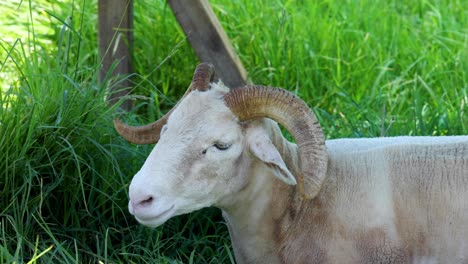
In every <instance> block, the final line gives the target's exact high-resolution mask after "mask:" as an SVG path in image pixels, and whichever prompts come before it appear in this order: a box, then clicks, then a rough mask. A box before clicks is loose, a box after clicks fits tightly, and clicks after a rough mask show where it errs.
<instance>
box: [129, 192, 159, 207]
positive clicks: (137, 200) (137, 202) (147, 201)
mask: <svg viewBox="0 0 468 264" xmlns="http://www.w3.org/2000/svg"><path fill="white" fill-rule="evenodd" d="M131 200H132V201H131V203H132V206H133V208H134V209H137V208H144V207H149V206H150V205H151V204H152V203H153V201H154V198H153V196H151V195H145V196H139V197H133V199H131Z"/></svg>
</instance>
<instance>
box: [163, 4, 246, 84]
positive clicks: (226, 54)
mask: <svg viewBox="0 0 468 264" xmlns="http://www.w3.org/2000/svg"><path fill="white" fill-rule="evenodd" d="M167 2H168V3H169V6H170V7H171V9H172V12H173V13H174V15H175V17H176V18H177V21H178V22H179V24H180V26H181V27H182V29H183V30H184V32H185V35H186V36H187V37H188V40H189V42H190V44H191V45H192V48H193V49H194V50H195V53H196V54H197V56H198V58H199V60H200V61H201V62H209V63H211V64H213V65H214V66H215V69H216V74H217V77H218V78H221V80H222V81H223V82H224V83H225V84H226V85H227V86H228V87H232V88H236V87H239V86H243V85H245V84H246V83H247V72H246V71H245V69H244V66H243V65H242V62H241V61H240V59H239V57H238V56H237V54H236V52H235V51H234V48H233V47H232V45H231V43H230V41H229V38H228V36H227V35H226V32H224V30H223V28H222V26H221V24H220V23H219V20H218V18H217V17H216V15H215V13H214V12H213V9H212V8H211V6H210V4H209V2H208V0H190V1H186V0H168V1H167Z"/></svg>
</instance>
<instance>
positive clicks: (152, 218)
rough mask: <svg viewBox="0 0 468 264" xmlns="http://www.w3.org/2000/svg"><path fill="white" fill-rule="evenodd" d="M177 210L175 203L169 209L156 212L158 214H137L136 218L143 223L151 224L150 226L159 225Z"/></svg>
mask: <svg viewBox="0 0 468 264" xmlns="http://www.w3.org/2000/svg"><path fill="white" fill-rule="evenodd" d="M174 212H175V205H174V204H173V205H172V206H171V207H169V208H168V209H166V210H164V211H162V212H160V213H158V214H156V215H148V216H142V217H139V216H138V215H135V218H136V219H137V220H138V222H140V223H141V224H143V225H146V226H150V227H157V226H159V225H162V224H164V222H166V221H167V220H168V219H169V218H171V217H172V216H173V214H174Z"/></svg>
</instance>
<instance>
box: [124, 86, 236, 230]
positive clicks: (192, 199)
mask: <svg viewBox="0 0 468 264" xmlns="http://www.w3.org/2000/svg"><path fill="white" fill-rule="evenodd" d="M222 95H223V92H222V91H219V90H210V91H207V92H198V91H195V92H192V93H191V94H189V95H188V96H187V97H186V98H185V99H184V100H183V101H182V102H181V103H180V104H179V106H178V107H177V109H175V111H174V112H173V113H172V115H171V117H170V118H169V120H168V122H167V124H166V126H165V128H164V129H163V131H162V133H161V138H160V140H159V142H158V143H157V144H156V146H155V148H154V149H153V151H152V152H151V154H150V155H149V157H148V159H147V160H146V162H145V163H144V165H143V167H142V168H141V170H140V171H139V172H138V173H137V174H136V175H135V177H134V178H133V180H132V182H131V184H130V190H129V194H130V202H129V205H128V207H129V211H130V213H131V214H133V215H134V216H135V217H136V219H137V220H138V221H139V222H140V223H142V224H144V225H147V226H152V227H156V226H159V225H161V224H163V223H164V222H165V221H167V220H168V219H169V218H171V217H172V216H175V215H180V214H185V213H189V212H192V211H194V210H197V209H200V208H203V207H208V206H212V205H214V204H216V203H217V202H218V201H219V200H220V199H222V198H223V197H225V196H226V195H229V194H232V193H234V192H235V191H237V190H238V189H240V188H241V187H242V180H241V179H239V176H238V174H239V173H238V171H239V169H240V167H241V166H239V163H240V162H241V160H242V158H241V157H242V155H243V154H242V153H243V149H244V146H243V144H244V139H243V138H244V137H243V134H242V128H241V126H240V125H239V124H238V122H237V119H236V117H235V116H234V115H233V114H232V112H231V111H230V110H229V109H228V108H227V107H226V106H225V105H224V103H223V100H222Z"/></svg>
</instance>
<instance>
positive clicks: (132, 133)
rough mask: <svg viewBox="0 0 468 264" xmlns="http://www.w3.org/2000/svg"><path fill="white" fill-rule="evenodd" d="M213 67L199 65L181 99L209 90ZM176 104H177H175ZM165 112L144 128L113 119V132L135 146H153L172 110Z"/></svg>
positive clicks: (206, 64) (205, 64) (203, 64)
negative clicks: (196, 91)
mask: <svg viewBox="0 0 468 264" xmlns="http://www.w3.org/2000/svg"><path fill="white" fill-rule="evenodd" d="M213 77H214V66H213V65H211V64H208V63H200V64H199V65H198V66H197V68H196V69H195V72H194V74H193V78H192V83H191V84H190V86H189V88H188V89H187V91H186V92H185V94H184V95H183V97H182V98H184V97H185V96H187V95H188V94H189V93H190V92H192V91H193V90H200V91H206V90H208V89H209V88H210V82H211V81H213ZM177 104H178V103H177ZM177 104H176V106H175V107H173V108H172V109H171V110H170V111H169V112H167V113H166V114H165V115H164V116H163V117H161V118H160V119H159V120H156V121H154V122H153V123H151V124H149V125H145V126H130V125H127V124H124V123H123V122H122V121H120V119H114V127H115V130H117V132H118V133H119V134H120V135H121V136H122V137H123V138H125V139H126V140H127V141H129V142H131V143H135V144H153V143H156V142H158V140H159V135H160V132H161V129H162V127H163V126H164V125H165V124H166V122H167V119H168V118H169V116H170V115H171V113H172V111H173V110H174V108H176V107H177Z"/></svg>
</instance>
